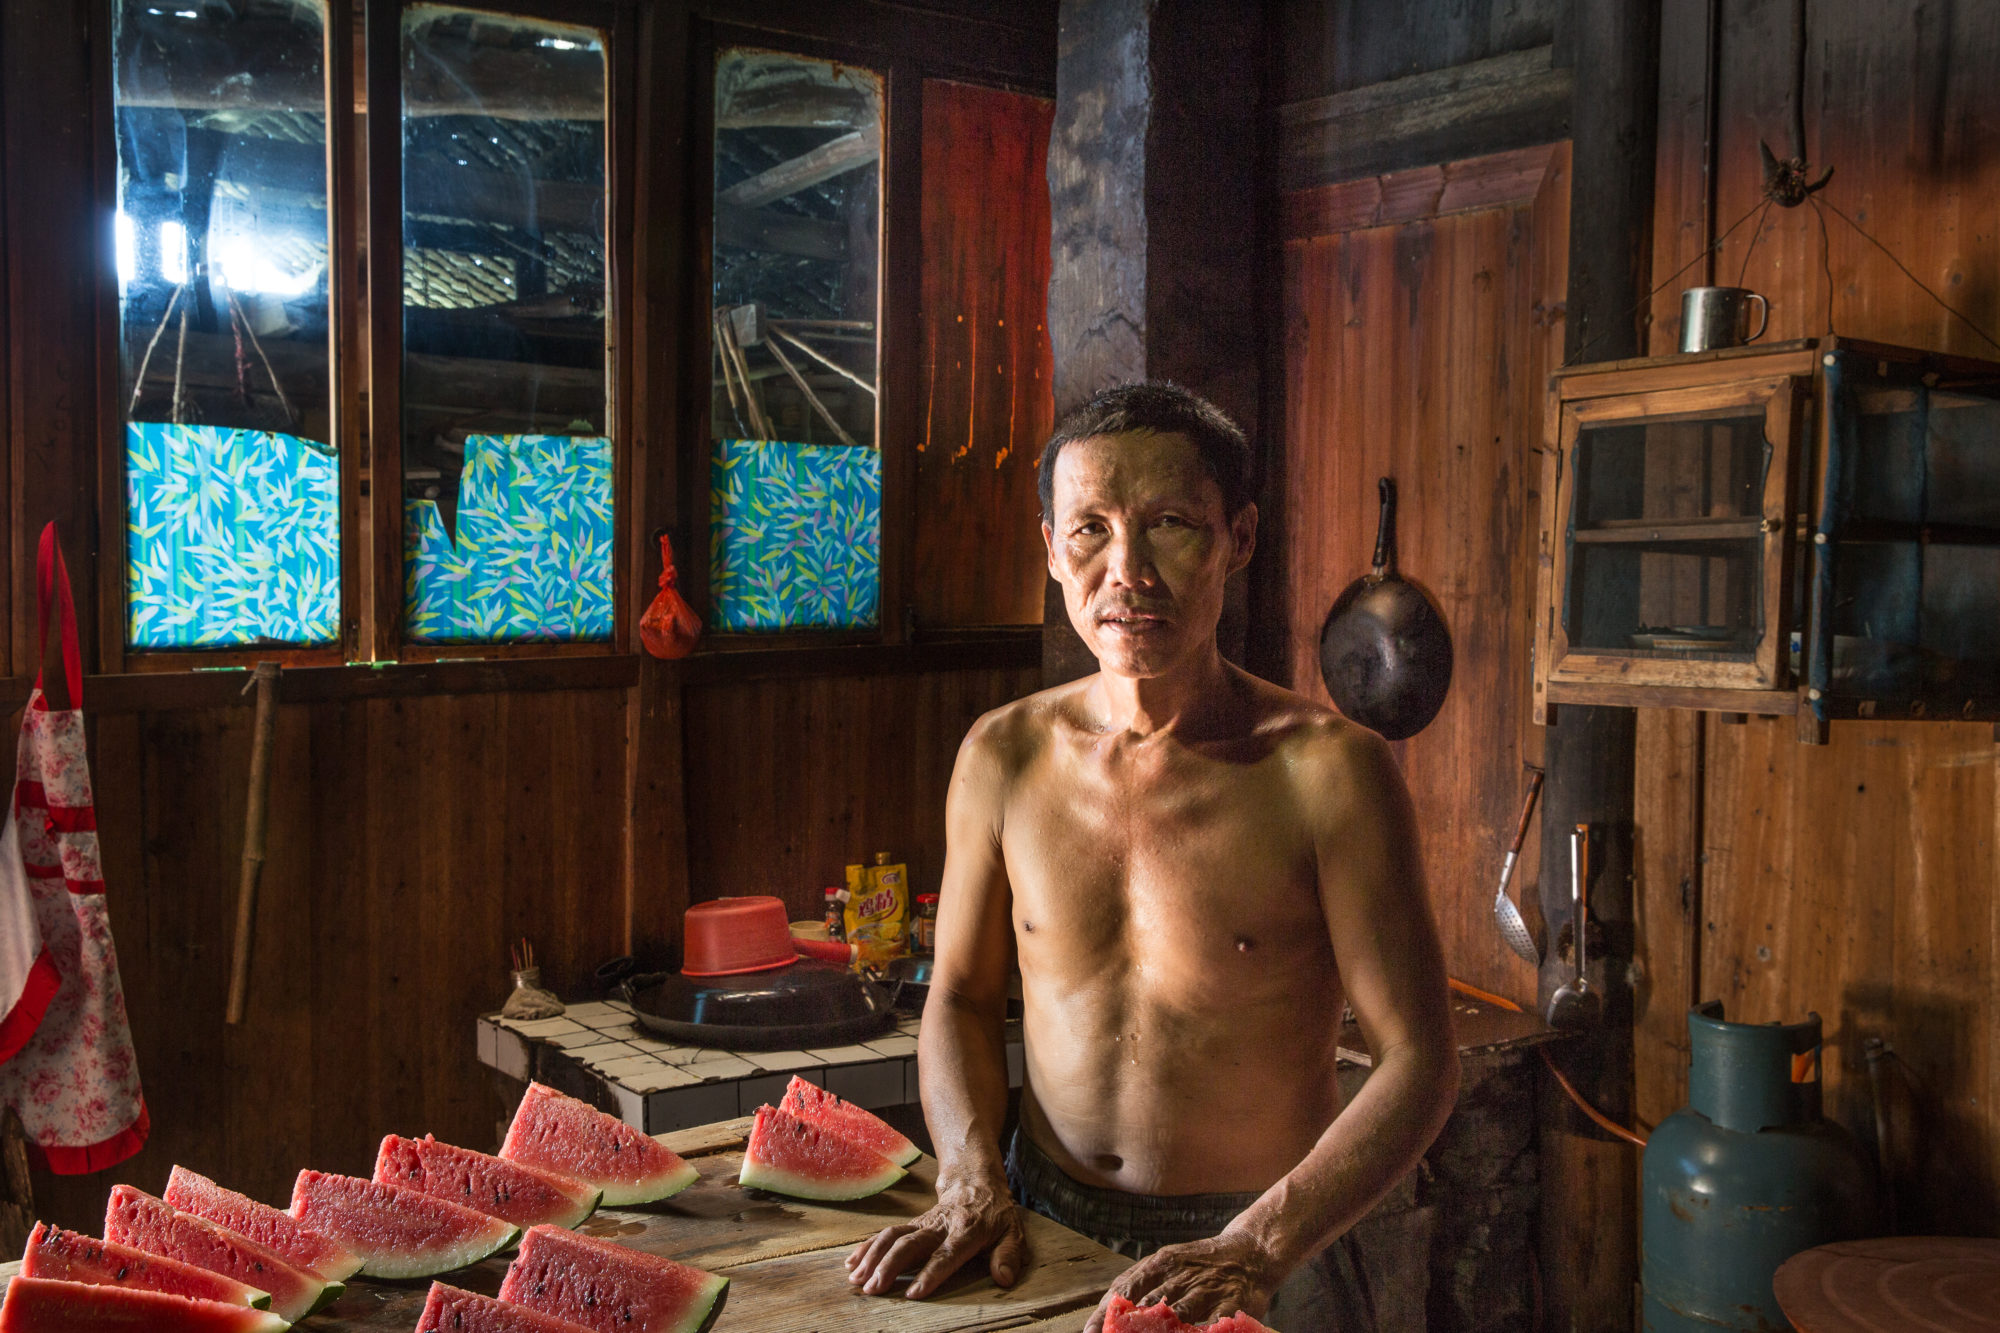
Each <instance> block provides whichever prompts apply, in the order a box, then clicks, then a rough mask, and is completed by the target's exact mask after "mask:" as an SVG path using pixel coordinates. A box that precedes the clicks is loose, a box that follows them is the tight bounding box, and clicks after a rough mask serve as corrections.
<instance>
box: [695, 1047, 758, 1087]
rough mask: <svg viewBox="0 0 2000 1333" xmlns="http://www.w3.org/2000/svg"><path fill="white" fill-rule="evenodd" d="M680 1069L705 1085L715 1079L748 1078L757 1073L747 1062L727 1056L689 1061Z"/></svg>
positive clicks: (753, 1066) (754, 1067)
mask: <svg viewBox="0 0 2000 1333" xmlns="http://www.w3.org/2000/svg"><path fill="white" fill-rule="evenodd" d="M680 1067H681V1068H682V1069H685V1070H686V1071H687V1072H688V1073H690V1074H693V1075H694V1076H695V1077H696V1078H698V1079H701V1080H702V1081H703V1082H706V1083H713V1082H715V1081H716V1080H717V1079H738V1078H748V1077H749V1076H750V1075H752V1074H754V1073H756V1072H757V1068H756V1066H755V1065H752V1064H751V1063H750V1062H749V1061H748V1060H744V1059H741V1058H739V1057H737V1056H734V1055H728V1054H724V1055H720V1056H711V1057H710V1058H709V1059H706V1060H695V1061H691V1062H690V1063H688V1064H684V1065H682V1066H680Z"/></svg>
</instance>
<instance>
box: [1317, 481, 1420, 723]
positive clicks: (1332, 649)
mask: <svg viewBox="0 0 2000 1333" xmlns="http://www.w3.org/2000/svg"><path fill="white" fill-rule="evenodd" d="M1377 485H1378V487H1379V489H1380V491H1381V494H1382V517H1381V522H1380V524H1379V525H1378V526H1377V528H1376V529H1375V567H1374V569H1372V570H1370V571H1369V572H1368V573H1366V574H1364V575H1362V576H1361V577H1360V578H1358V579H1356V580H1354V582H1352V583H1350V584H1348V585H1347V591H1345V592H1343V593H1341V594H1340V598H1339V600H1338V601H1336V602H1334V604H1333V609H1332V610H1331V611H1329V612H1327V613H1326V624H1325V625H1324V626H1322V627H1321V629H1320V632H1319V672H1320V675H1321V677H1322V678H1324V679H1325V681H1326V692H1327V693H1328V694H1330V695H1332V696H1333V702H1334V705H1335V706H1336V707H1337V708H1339V709H1340V711H1341V712H1342V713H1343V714H1345V715H1346V716H1347V717H1350V718H1353V719H1354V720H1355V721H1356V722H1359V723H1360V724H1361V725H1362V726H1364V727H1367V728H1368V729H1370V730H1371V731H1378V732H1380V733H1381V734H1382V735H1383V736H1384V737H1386V738H1387V739H1389V740H1392V741H1399V740H1402V739H1403V738H1404V737H1406V736H1414V735H1416V734H1417V733H1418V732H1420V731H1422V730H1423V729H1424V728H1425V727H1427V726H1429V725H1430V724H1431V719H1432V718H1434V717H1436V716H1437V713H1438V709H1439V708H1441V707H1443V706H1444V696H1445V691H1447V690H1448V689H1450V688H1451V634H1450V632H1449V631H1448V630H1446V629H1445V624H1444V618H1443V617H1441V616H1440V615H1438V613H1437V608H1436V607H1434V606H1432V605H1431V600H1430V598H1428V597H1426V596H1424V594H1423V591H1422V590H1421V589H1420V588H1418V587H1417V586H1416V585H1415V584H1414V583H1405V582H1404V581H1403V579H1402V578H1401V577H1400V576H1399V575H1398V574H1397V573H1396V483H1395V482H1393V481H1391V480H1390V479H1389V478H1387V477H1384V478H1382V480H1381V481H1380V482H1379V483H1377Z"/></svg>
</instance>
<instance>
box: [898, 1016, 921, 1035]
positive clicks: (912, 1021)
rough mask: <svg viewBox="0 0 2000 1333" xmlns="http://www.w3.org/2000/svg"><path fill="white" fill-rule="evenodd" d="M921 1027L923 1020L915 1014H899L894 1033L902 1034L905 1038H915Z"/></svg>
mask: <svg viewBox="0 0 2000 1333" xmlns="http://www.w3.org/2000/svg"><path fill="white" fill-rule="evenodd" d="M922 1026H923V1020H922V1019H921V1018H919V1017H917V1016H916V1015H915V1014H901V1015H898V1016H897V1018H896V1031H898V1032H901V1033H904V1034H905V1035H907V1036H911V1037H914V1036H916V1035H917V1030H918V1029H919V1028H921V1027H922Z"/></svg>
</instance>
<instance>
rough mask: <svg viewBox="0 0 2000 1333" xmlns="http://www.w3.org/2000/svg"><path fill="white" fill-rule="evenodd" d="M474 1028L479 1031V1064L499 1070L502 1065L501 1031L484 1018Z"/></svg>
mask: <svg viewBox="0 0 2000 1333" xmlns="http://www.w3.org/2000/svg"><path fill="white" fill-rule="evenodd" d="M473 1026H474V1027H476V1028H477V1029H478V1030H479V1063H480V1064H482V1065H487V1066H489V1067H492V1068H498V1067H499V1065H500V1055H499V1050H500V1045H499V1042H500V1029H499V1028H496V1027H494V1026H493V1025H492V1024H491V1023H489V1022H487V1021H486V1020H485V1019H483V1018H482V1019H480V1020H479V1021H478V1022H477V1023H475V1024H474V1025H473Z"/></svg>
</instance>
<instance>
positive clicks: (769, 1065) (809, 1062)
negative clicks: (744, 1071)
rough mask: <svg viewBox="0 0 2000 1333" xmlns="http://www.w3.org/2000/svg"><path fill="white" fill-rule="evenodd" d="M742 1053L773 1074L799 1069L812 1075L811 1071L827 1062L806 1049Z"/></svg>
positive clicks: (744, 1056) (799, 1071) (753, 1062)
mask: <svg viewBox="0 0 2000 1333" xmlns="http://www.w3.org/2000/svg"><path fill="white" fill-rule="evenodd" d="M741 1054H742V1056H743V1058H744V1059H745V1060H748V1061H749V1062H750V1063H751V1064H753V1065H756V1066H757V1067H758V1068H759V1069H762V1070H766V1071H768V1072H770V1073H773V1074H782V1073H788V1072H792V1071H797V1072H798V1073H801V1074H807V1075H808V1076H810V1071H812V1070H815V1069H819V1068H821V1067H823V1066H824V1065H825V1064H826V1062H825V1061H824V1060H822V1059H820V1058H819V1057H818V1056H817V1055H812V1054H810V1053H808V1052H806V1051H744V1052H742V1053H741Z"/></svg>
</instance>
